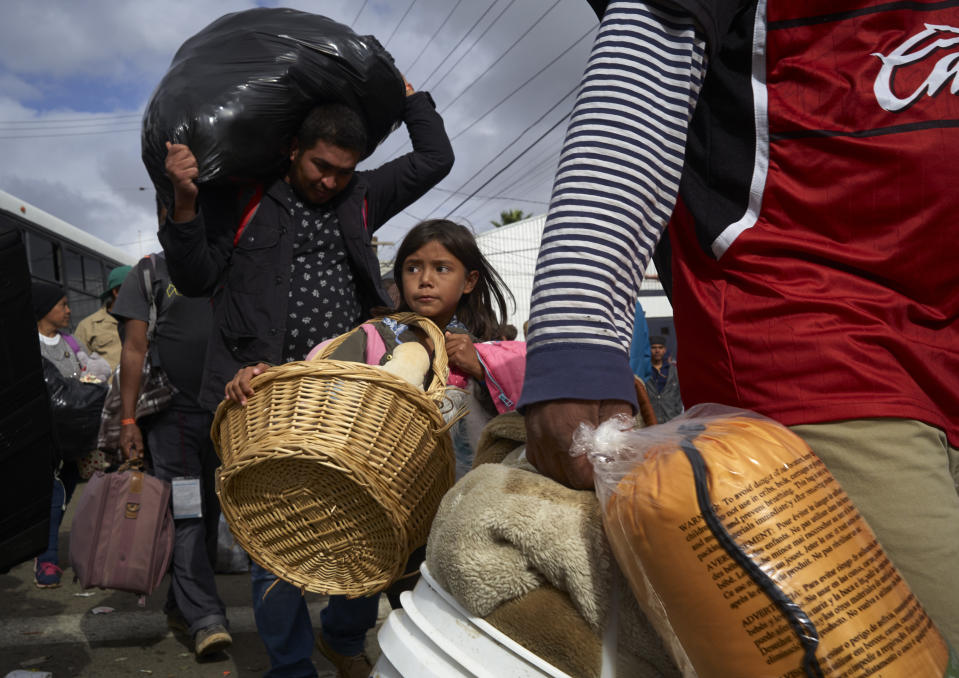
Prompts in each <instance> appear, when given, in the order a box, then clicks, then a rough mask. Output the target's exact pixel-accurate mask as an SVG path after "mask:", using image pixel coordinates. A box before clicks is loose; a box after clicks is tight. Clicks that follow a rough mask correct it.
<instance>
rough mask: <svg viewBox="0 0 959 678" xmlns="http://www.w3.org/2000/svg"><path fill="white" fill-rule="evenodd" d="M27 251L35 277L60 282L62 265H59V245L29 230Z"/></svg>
mask: <svg viewBox="0 0 959 678" xmlns="http://www.w3.org/2000/svg"><path fill="white" fill-rule="evenodd" d="M27 252H28V254H29V256H30V273H32V274H33V275H34V277H39V278H43V279H45V280H49V281H51V282H59V280H60V267H59V266H58V265H57V246H56V245H55V244H54V243H52V242H50V241H49V240H47V239H46V238H44V237H43V236H42V235H37V234H36V233H31V232H30V231H27Z"/></svg>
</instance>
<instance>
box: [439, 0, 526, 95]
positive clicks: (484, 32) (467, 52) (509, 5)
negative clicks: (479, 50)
mask: <svg viewBox="0 0 959 678" xmlns="http://www.w3.org/2000/svg"><path fill="white" fill-rule="evenodd" d="M498 1H499V0H494V2H493V4H492V5H490V6H489V8H488V9H487V10H486V11H485V12H483V16H481V17H480V18H479V19H477V21H476V23H475V24H473V26H474V27H475V26H477V25H478V24H479V22H480V21H482V20H483V17H484V16H486V15H487V13H489V11H490V10H491V9H493V6H494V5H495V4H496V2H498ZM515 2H516V0H510V2H509V4H508V5H506V7H504V8H503V11H502V12H500V13H499V14H497V15H496V18H495V19H493V21H492V22H491V23H490V25H489V26H487V27H486V28H485V29H484V30H483V32H482V33H480V35H479V36H478V37H477V38H476V40H474V41H473V44H472V45H470V46H469V47H468V48H467V50H466V51H465V52H463V54H462V55H461V56H460V58H459V59H457V60H456V63H454V64H453V66H452V67H451V68H450V70H448V71H447V72H446V75H444V76H443V77H442V78H440V79H439V80H438V81H437V83H436V84H437V85H438V84H439V83H441V82H443V80H445V79H446V78H447V77H448V76H449V74H450V73H452V72H453V70H454V69H455V68H456V67H457V66H459V65H460V62H461V61H463V59H465V58H466V55H467V54H469V53H470V52H472V51H473V48H474V47H476V45H478V44H479V41H480V40H482V39H483V37H484V36H485V35H486V34H487V33H489V31H490V29H491V28H493V26H495V25H496V23H497V22H498V21H499V20H500V17H502V16H503V15H504V14H505V13H506V12H507V11H508V10H509V8H510V7H512V6H513V4H514V3H515ZM472 30H473V29H472V28H471V29H470V31H472ZM466 35H469V33H467V34H466ZM463 37H464V39H465V37H466V36H463ZM453 51H456V50H455V49H454V50H453ZM450 54H452V52H450ZM444 61H445V59H444V60H443V61H440V62H438V63H437V64H436V68H434V69H433V70H432V72H431V73H430V74H429V75H427V76H426V79H425V80H423V87H424V88H425V87H426V86H427V85H426V83H428V82H429V80H430V78H432V77H433V74H434V73H436V71H438V70H439V69H440V68H441V67H442V66H443V63H444Z"/></svg>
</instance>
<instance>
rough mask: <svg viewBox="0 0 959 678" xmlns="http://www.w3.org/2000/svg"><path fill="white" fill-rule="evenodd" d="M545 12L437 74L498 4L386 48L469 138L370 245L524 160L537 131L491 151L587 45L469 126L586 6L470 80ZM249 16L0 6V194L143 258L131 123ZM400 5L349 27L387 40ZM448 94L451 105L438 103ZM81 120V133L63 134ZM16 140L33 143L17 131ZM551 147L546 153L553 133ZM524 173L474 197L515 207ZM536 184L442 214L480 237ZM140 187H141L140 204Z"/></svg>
mask: <svg viewBox="0 0 959 678" xmlns="http://www.w3.org/2000/svg"><path fill="white" fill-rule="evenodd" d="M552 1H553V0H523V1H522V2H519V3H515V5H513V7H511V8H510V10H509V11H508V12H507V13H506V14H505V15H504V17H503V19H502V20H501V21H500V22H499V23H497V24H496V25H495V26H494V27H493V28H492V29H491V30H490V31H488V32H487V33H486V35H485V36H484V37H483V38H482V39H481V40H480V41H479V42H477V44H476V46H475V47H474V48H473V49H472V50H471V51H470V53H469V55H468V56H467V57H466V58H465V59H463V60H462V61H461V62H460V64H459V65H457V66H456V68H455V70H454V71H453V72H452V73H450V74H449V75H446V73H447V71H448V70H449V69H450V67H451V66H453V64H454V63H455V61H456V60H457V59H458V58H459V56H460V55H462V54H463V53H464V52H465V50H466V49H467V48H468V47H469V46H470V45H471V44H472V43H473V42H474V40H475V39H476V38H477V36H478V35H479V33H480V31H482V30H483V29H484V28H485V27H486V25H487V24H488V23H489V22H490V21H491V20H492V18H493V17H494V16H496V15H497V14H498V13H499V11H500V9H501V8H502V7H505V6H506V4H508V3H497V6H495V7H494V8H493V10H492V11H491V12H489V13H488V14H487V16H486V18H485V20H484V21H483V22H481V23H480V24H479V25H478V26H477V27H476V29H475V30H474V31H473V33H471V34H469V35H467V29H469V28H470V27H471V26H472V25H473V24H474V22H476V21H477V19H478V18H479V17H480V15H481V14H482V13H483V11H485V10H486V8H487V7H488V6H489V4H490V3H491V2H492V0H476V1H475V2H474V1H473V0H471V1H470V2H464V3H461V4H460V6H459V8H458V9H457V11H456V13H455V14H453V16H452V17H451V18H450V20H449V21H448V22H447V24H446V26H445V27H444V29H443V32H442V33H441V34H439V35H438V36H437V37H436V39H435V41H434V42H433V43H432V44H429V45H428V47H427V49H426V51H425V52H424V53H423V56H422V58H420V59H419V61H418V62H417V63H416V65H415V66H413V62H414V60H415V59H416V58H417V56H418V55H419V54H420V52H421V51H422V50H423V47H424V46H425V45H427V43H428V41H429V39H430V36H432V35H433V33H434V32H435V30H436V28H437V27H438V26H439V25H440V23H441V22H442V21H443V19H444V18H445V17H446V14H447V12H448V11H449V9H450V8H451V7H452V4H451V2H450V0H417V2H416V4H415V5H414V6H413V8H412V10H411V11H410V13H409V15H408V16H407V18H406V19H405V20H404V22H403V23H402V25H400V26H399V29H398V30H396V32H395V37H394V38H393V40H392V41H391V42H390V43H389V45H388V48H389V50H390V52H391V53H392V54H393V56H394V58H395V60H396V64H397V67H398V68H399V69H400V70H401V71H404V72H405V71H406V69H409V72H408V73H407V75H408V77H409V78H410V80H411V82H413V84H414V85H415V86H417V87H418V88H421V87H422V86H423V84H424V80H425V79H426V76H427V75H428V74H429V73H430V72H432V71H434V69H435V71H436V73H435V75H434V76H433V77H432V78H430V81H429V82H427V83H426V84H429V85H430V87H429V89H430V90H431V91H432V93H433V95H434V98H435V100H436V102H437V105H438V107H439V109H440V110H442V111H444V113H443V115H444V118H445V120H446V124H447V129H448V131H449V132H450V133H451V134H458V133H460V132H461V131H463V130H464V129H465V128H467V127H468V126H471V127H469V129H468V131H466V132H465V133H463V134H462V136H459V137H458V138H457V139H456V141H455V142H454V148H455V151H456V156H457V163H456V166H455V167H454V169H453V172H452V173H451V175H450V176H449V177H448V178H447V179H446V180H445V181H444V182H442V183H441V184H440V185H439V188H441V189H443V190H444V191H445V192H443V191H434V192H431V193H429V194H427V195H426V196H424V197H423V198H422V199H420V200H419V201H418V202H417V203H416V204H414V205H412V206H411V207H410V208H409V209H408V210H407V211H406V212H405V213H404V214H401V215H399V216H397V217H396V218H395V219H394V220H393V222H391V223H390V224H389V225H388V226H387V227H386V228H385V229H384V230H383V231H382V232H381V238H382V239H384V240H398V239H399V238H401V237H402V235H403V234H405V232H406V230H408V229H409V228H410V227H411V226H412V225H413V224H414V223H415V221H416V220H417V218H421V217H434V216H443V215H444V214H445V213H446V211H448V210H449V209H451V208H452V207H453V206H454V205H456V204H457V203H458V202H459V201H460V200H461V199H462V197H463V196H462V195H457V196H453V197H452V198H450V199H449V200H447V198H448V197H449V196H450V191H462V192H464V193H469V192H471V191H472V190H475V188H476V187H477V186H479V184H480V183H482V182H483V181H485V180H486V179H487V178H488V177H489V176H490V174H492V171H494V170H495V169H497V168H498V167H500V166H502V164H504V163H505V162H508V161H509V160H511V159H512V158H513V157H514V155H515V153H516V152H517V151H518V150H519V149H520V148H521V147H523V146H525V145H526V144H527V143H528V142H529V141H531V140H532V139H533V138H535V136H537V135H538V134H539V133H541V132H542V131H543V130H544V129H545V127H538V128H537V129H536V130H534V131H533V132H531V133H530V135H527V137H524V138H523V140H521V141H519V142H517V143H515V144H513V145H512V147H509V148H505V149H504V147H506V146H508V143H507V142H510V141H511V140H513V139H514V138H515V137H516V136H517V135H518V134H519V132H520V131H521V130H522V129H523V128H524V127H525V126H527V125H528V124H529V123H530V121H532V120H533V119H535V118H536V117H538V116H539V115H541V114H542V113H543V112H544V111H545V110H546V109H547V108H548V107H549V106H550V105H552V103H554V102H555V101H556V100H557V99H558V98H559V97H560V96H561V95H562V94H563V93H565V92H566V91H568V90H569V89H570V88H571V87H573V86H574V85H575V84H576V82H578V79H579V77H580V75H581V74H582V70H583V65H584V64H585V59H586V54H587V51H588V47H589V40H586V41H584V42H583V43H582V44H581V45H579V46H578V48H577V49H575V50H571V52H570V54H569V55H568V56H567V57H564V58H563V59H562V60H561V61H560V62H558V63H557V64H556V65H555V66H554V67H551V68H550V70H549V71H547V72H546V73H544V74H543V75H541V76H540V77H539V78H537V80H536V81H535V82H534V83H532V84H531V85H529V86H527V87H525V88H523V90H522V91H520V92H518V93H516V94H515V95H513V96H512V97H510V99H509V101H508V102H506V103H505V104H503V105H502V106H501V107H499V108H498V109H497V110H496V111H495V112H494V113H493V114H491V115H490V116H489V117H487V118H486V119H484V120H482V121H479V122H476V118H477V117H478V116H479V115H480V114H481V113H483V112H484V111H486V110H487V108H489V107H490V106H491V105H492V104H493V103H496V102H497V101H498V100H499V99H500V98H502V97H503V96H505V95H506V94H507V93H508V92H509V91H510V90H511V89H513V88H515V87H516V86H517V85H518V84H519V83H520V82H522V81H523V80H525V79H526V78H528V77H529V76H531V75H532V74H533V73H534V72H535V71H536V70H538V69H539V68H541V67H542V66H543V65H545V64H546V63H547V62H548V61H549V60H550V59H552V58H553V57H554V56H556V55H557V54H558V53H559V52H560V51H562V50H563V49H565V48H566V47H568V46H569V45H571V44H572V43H573V41H574V40H575V39H576V38H577V37H579V36H580V35H581V34H582V33H583V31H585V30H586V29H587V28H589V27H590V26H591V25H594V24H595V20H594V17H593V16H592V14H591V12H590V10H589V8H588V6H587V4H586V3H585V2H584V1H583V0H563V1H562V2H561V3H560V5H559V6H558V7H557V8H556V9H554V10H553V11H552V12H551V13H550V14H549V16H548V17H547V18H546V19H544V20H543V21H542V23H541V25H539V26H537V27H536V28H535V29H534V30H533V31H531V32H530V34H529V36H527V37H526V38H525V39H524V41H523V43H522V44H521V45H520V46H519V47H518V48H517V49H515V50H514V51H513V52H511V53H510V54H509V55H507V57H506V58H504V59H503V60H502V62H500V63H499V64H497V65H496V66H495V67H494V68H493V69H492V70H491V71H490V72H489V73H488V74H486V75H482V74H483V71H484V70H486V69H487V68H488V67H489V66H490V64H492V63H493V61H494V60H495V59H496V58H497V57H498V56H499V55H501V54H502V53H503V52H504V51H505V50H506V49H507V47H508V46H509V45H510V44H511V43H512V42H513V41H514V40H516V39H517V37H519V35H520V34H521V33H522V32H523V31H525V30H526V29H527V28H529V27H530V26H531V25H532V23H533V21H534V20H535V19H536V18H537V17H538V16H539V15H541V14H542V13H543V12H544V11H545V10H546V9H547V8H548V7H550V5H552ZM260 4H263V3H260ZM282 4H283V6H288V7H292V8H295V9H301V10H304V11H311V12H316V11H322V12H323V13H326V14H327V15H328V16H330V17H331V18H334V19H336V20H338V21H341V22H344V23H350V22H351V21H352V20H353V18H354V17H355V16H356V14H357V11H358V10H359V7H360V4H359V3H358V0H337V1H335V2H334V1H332V0H328V1H324V2H323V3H322V4H321V3H318V2H316V1H315V0H313V1H309V0H299V1H296V2H283V3H282ZM252 6H254V2H252V1H251V0H204V1H203V2H196V1H195V0H165V1H164V2H155V1H153V0H125V1H124V2H115V1H113V0H90V1H89V2H83V3H78V2H74V1H73V0H44V1H43V2H37V1H36V0H8V1H7V2H5V3H4V21H3V22H2V23H0V92H2V95H0V137H3V136H19V137H21V138H19V139H3V138H0V188H2V189H4V190H7V191H8V192H11V193H13V194H15V195H18V196H19V197H21V198H23V199H24V200H27V201H28V202H31V203H33V204H35V205H36V206H37V207H40V208H41V209H44V210H46V211H48V212H51V213H53V214H55V215H56V216H58V217H60V218H62V219H65V220H66V221H68V222H70V223H73V224H74V225H76V226H78V227H81V228H84V229H85V230H88V231H89V232H91V233H92V234H94V235H97V236H98V237H101V238H103V239H105V240H107V241H108V242H111V243H113V244H116V245H118V246H121V247H124V248H128V251H131V252H132V253H133V254H139V253H140V252H139V251H138V250H137V244H136V243H137V242H140V243H147V244H145V245H142V246H143V247H144V248H145V249H146V251H149V250H153V249H156V247H157V244H156V241H155V239H154V234H155V231H156V224H155V220H154V207H153V196H152V187H151V184H150V183H149V179H148V177H147V175H146V171H145V170H144V169H143V166H142V163H141V161H140V145H139V135H138V133H137V132H136V130H137V129H138V128H139V124H140V123H139V118H138V115H139V114H140V112H141V111H142V108H143V106H144V105H145V103H146V101H145V99H146V97H147V96H148V95H149V93H150V92H151V91H152V89H153V88H154V87H155V86H156V84H157V83H159V81H160V79H161V78H162V76H163V75H164V73H165V72H166V69H167V67H168V66H169V63H170V60H171V58H172V57H173V54H174V52H175V51H176V50H177V49H178V48H179V46H180V45H181V44H182V43H183V41H184V40H186V39H187V38H188V37H190V36H191V35H193V34H195V33H196V32H197V31H199V30H201V29H202V28H203V27H204V26H206V25H207V24H209V23H210V22H211V21H213V20H215V19H216V18H218V17H220V16H221V15H223V14H225V13H227V12H234V11H239V10H243V9H247V8H249V7H252ZM407 7H409V1H408V0H370V1H369V2H368V3H367V5H366V7H365V8H364V10H363V12H362V14H361V15H360V17H359V20H358V21H357V22H356V25H355V29H356V31H357V32H358V33H359V34H361V35H365V34H372V35H375V36H377V37H378V38H379V39H380V41H381V42H384V43H385V42H386V41H387V38H388V37H389V36H390V34H391V33H393V32H394V29H396V28H397V24H398V22H399V21H400V17H401V16H402V15H403V13H404V12H405V11H406V9H407ZM320 8H321V9H320ZM454 48H455V49H454ZM451 50H452V51H451ZM437 66H439V68H437ZM481 75H482V77H480V76H481ZM441 78H442V79H441ZM77 83H84V86H85V87H92V88H95V87H97V86H98V83H103V84H104V89H103V92H102V93H100V92H99V91H98V90H97V91H93V92H90V91H88V92H86V93H84V92H80V91H77V87H78V85H77ZM461 92H462V96H459V95H460V93H461ZM83 94H86V98H85V99H84V100H83V101H80V100H79V99H75V98H73V97H74V96H75V95H83ZM454 97H458V99H457V100H456V102H455V103H453V104H452V105H450V102H452V101H453V100H454ZM91 101H92V102H93V103H97V102H99V108H97V109H95V110H100V111H105V112H107V113H109V114H111V115H113V116H119V115H126V116H128V117H124V118H120V117H112V118H109V119H110V120H111V126H110V129H111V133H109V134H90V132H91V131H95V130H98V129H103V125H102V122H101V123H99V124H97V125H91V124H90V122H91V121H92V120H101V121H102V119H103V117H104V114H103V113H101V114H100V115H98V116H91V115H89V113H88V111H89V110H92V109H91V106H92V104H91ZM41 103H42V104H43V105H44V106H46V107H50V106H52V107H53V108H54V109H55V110H43V111H41V110H39V108H38V107H39V106H40V105H41ZM570 104H571V102H570ZM556 115H561V113H560V112H559V110H558V111H557V113H556V114H554V115H551V116H550V118H549V121H553V120H555V119H556ZM10 121H38V122H35V123H34V124H32V125H20V126H16V125H11V124H9V122H10ZM81 122H85V123H86V125H87V126H85V127H84V126H76V125H78V124H79V123H81ZM55 123H56V125H55ZM66 125H74V126H73V127H68V126H66ZM2 130H8V131H7V132H4V131H2ZM26 130H31V132H33V133H31V134H28V133H27V131H26ZM81 132H82V133H81ZM59 135H63V136H59ZM27 137H33V138H27ZM405 139H406V131H405V129H403V128H401V129H400V130H398V131H397V132H395V133H394V137H393V138H391V139H388V140H387V141H386V142H385V143H384V144H383V146H382V148H381V152H380V153H379V154H376V155H374V156H373V158H371V159H370V161H368V162H367V163H366V166H372V165H375V164H378V163H380V162H383V161H385V160H386V159H388V156H387V155H386V154H384V153H383V151H384V150H386V151H391V152H394V153H395V152H396V151H397V149H398V148H400V147H401V146H402V143H401V141H403V140H405ZM550 139H551V140H552V141H551V143H552V144H553V145H554V146H556V147H557V148H556V149H555V150H557V151H558V145H559V144H560V143H561V139H562V131H559V133H558V137H557V135H551V137H550ZM544 150H545V151H548V150H549V149H543V148H541V147H538V148H537V149H535V151H536V152H538V153H540V154H541V155H542V154H543V152H544ZM494 154H498V155H499V156H501V157H499V158H497V161H496V162H494V163H493V165H492V166H491V169H490V170H488V171H487V172H486V173H485V174H481V175H480V176H479V177H478V178H477V179H476V180H475V181H473V182H471V183H468V184H467V183H466V182H467V179H469V177H470V176H471V175H473V174H474V173H475V172H476V171H477V170H478V169H479V168H480V167H482V166H483V165H484V164H486V163H487V162H488V161H489V160H490V158H491V157H493V156H494ZM531 155H532V154H531ZM524 162H525V161H520V162H518V163H516V166H515V167H514V168H512V169H511V170H508V171H507V172H505V173H504V174H503V176H502V177H501V178H500V179H499V180H497V181H494V182H493V183H491V184H490V186H489V187H488V188H486V189H484V190H483V191H481V194H482V195H497V194H498V195H503V196H510V195H513V194H511V193H510V192H509V188H510V186H511V185H517V184H519V183H520V182H522V181H524V180H525V179H526V178H527V177H529V176H530V175H531V174H532V173H533V169H532V165H531V169H528V170H527V169H524V168H523V164H524ZM541 174H543V178H542V179H540V180H538V181H537V182H536V183H535V184H534V185H523V186H522V188H523V190H522V193H521V194H519V195H515V197H519V198H526V199H529V200H534V201H536V200H538V201H540V202H539V203H536V202H531V203H524V204H517V203H509V201H508V200H505V199H504V200H503V201H500V200H493V201H489V202H488V203H486V204H480V203H479V202H477V201H473V202H470V203H468V204H467V205H465V206H464V207H463V208H462V209H461V210H459V211H458V212H457V214H456V215H454V216H457V217H460V218H463V220H465V221H469V222H471V223H472V224H473V225H474V226H475V228H476V229H477V230H480V231H481V230H485V229H486V228H488V227H489V220H490V219H492V218H497V217H498V215H499V211H500V210H501V209H507V208H512V207H521V208H523V209H524V210H525V211H527V212H535V213H540V212H542V211H543V210H544V209H545V202H546V201H547V200H548V199H549V185H550V183H551V178H550V177H549V176H548V175H549V172H546V173H541ZM534 178H535V177H534ZM526 183H527V184H528V183H529V182H526ZM140 187H145V188H146V189H147V190H145V191H140V190H139V189H140ZM444 201H445V202H444ZM126 243H133V244H132V245H128V244H126Z"/></svg>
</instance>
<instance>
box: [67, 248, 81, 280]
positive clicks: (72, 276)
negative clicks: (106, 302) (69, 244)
mask: <svg viewBox="0 0 959 678" xmlns="http://www.w3.org/2000/svg"><path fill="white" fill-rule="evenodd" d="M63 269H64V271H65V272H66V277H67V287H69V288H71V289H75V290H82V289H83V262H82V259H81V257H80V255H79V254H78V253H76V252H74V251H73V250H69V249H66V248H64V249H63Z"/></svg>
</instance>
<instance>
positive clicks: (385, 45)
mask: <svg viewBox="0 0 959 678" xmlns="http://www.w3.org/2000/svg"><path fill="white" fill-rule="evenodd" d="M415 4H416V0H413V2H411V3H410V5H409V7H407V8H406V11H405V12H403V16H401V17H400V21H399V23H398V24H396V27H395V28H393V32H392V33H390V37H388V38H387V39H386V42H384V43H383V48H384V49H386V48H387V47H389V45H390V40H392V39H393V36H394V35H396V31H398V30H400V26H402V25H403V22H404V21H406V17H407V16H408V15H409V13H410V10H411V9H413V5H415Z"/></svg>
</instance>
